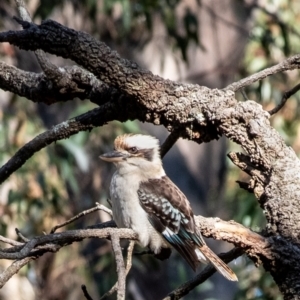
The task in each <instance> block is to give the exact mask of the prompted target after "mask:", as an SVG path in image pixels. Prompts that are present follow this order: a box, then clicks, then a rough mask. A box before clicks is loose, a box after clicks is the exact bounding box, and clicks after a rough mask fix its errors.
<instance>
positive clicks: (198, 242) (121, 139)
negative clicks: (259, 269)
mask: <svg viewBox="0 0 300 300" xmlns="http://www.w3.org/2000/svg"><path fill="white" fill-rule="evenodd" d="M114 146H115V147H114V150H113V151H112V152H109V153H105V154H103V155H101V156H100V158H101V159H103V160H105V161H108V162H113V163H114V164H115V166H116V167H117V171H116V172H115V173H114V175H113V177H112V180H111V184H110V197H111V202H112V211H113V218H114V220H115V222H116V224H117V226H118V227H120V228H131V229H133V230H134V231H135V232H136V233H137V234H138V238H139V242H140V244H141V245H142V246H144V247H147V246H148V247H149V248H150V249H151V250H152V251H153V252H154V253H156V254H158V253H160V252H161V251H162V250H163V249H164V248H170V247H171V246H172V247H173V248H175V249H176V250H177V251H178V252H179V253H180V254H181V255H182V256H183V258H184V259H185V260H186V261H187V262H188V263H189V265H190V266H191V267H192V268H193V270H196V268H197V266H198V264H199V262H204V263H209V262H211V263H212V264H213V265H214V267H215V268H216V269H217V270H218V271H219V272H220V273H221V274H222V275H224V276H225V277H226V278H227V279H229V280H232V281H237V277H236V275H235V274H234V273H233V271H232V270H231V269H230V268H229V267H228V266H227V265H226V264H225V263H224V262H223V261H222V260H221V259H220V258H219V257H218V256H217V255H215V254H214V253H213V252H212V251H211V250H210V249H209V248H208V247H207V245H206V244H205V242H204V240H203V238H202V236H201V233H200V231H199V229H198V228H197V227H196V225H195V220H194V214H193V211H192V209H191V206H190V203H189V201H188V200H187V198H186V197H185V195H184V194H183V193H182V192H181V191H180V190H179V188H178V187H177V186H176V185H175V184H174V183H173V182H172V181H171V180H170V179H169V178H168V177H167V176H166V173H165V171H164V169H163V166H162V161H161V158H160V147H159V143H158V140H157V139H156V138H154V137H152V136H148V135H142V134H125V135H122V136H118V137H117V138H116V139H115V143H114Z"/></svg>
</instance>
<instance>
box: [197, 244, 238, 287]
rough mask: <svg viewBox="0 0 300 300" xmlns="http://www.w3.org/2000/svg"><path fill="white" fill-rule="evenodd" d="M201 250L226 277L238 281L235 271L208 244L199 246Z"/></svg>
mask: <svg viewBox="0 0 300 300" xmlns="http://www.w3.org/2000/svg"><path fill="white" fill-rule="evenodd" d="M199 250H200V252H201V253H202V254H203V255H204V256H205V258H206V259H207V260H208V261H210V262H211V263H212V264H213V266H214V267H215V268H216V270H217V271H218V272H220V273H221V274H222V275H223V276H224V277H225V278H227V279H228V280H231V281H238V279H237V277H236V275H235V274H234V272H233V271H232V270H231V269H230V268H229V267H228V266H227V265H226V264H225V263H224V262H223V260H221V259H220V258H219V257H218V256H217V255H216V254H215V253H214V252H213V251H212V250H210V249H209V248H208V247H207V246H206V245H203V246H201V247H199Z"/></svg>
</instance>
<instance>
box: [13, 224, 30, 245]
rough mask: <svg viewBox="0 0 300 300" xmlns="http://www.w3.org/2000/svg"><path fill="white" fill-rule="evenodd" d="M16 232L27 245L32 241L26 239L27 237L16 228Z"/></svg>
mask: <svg viewBox="0 0 300 300" xmlns="http://www.w3.org/2000/svg"><path fill="white" fill-rule="evenodd" d="M15 231H16V234H17V236H18V237H19V238H20V239H21V240H22V241H23V242H25V243H27V242H29V241H30V240H29V239H28V238H27V237H25V236H24V235H23V234H22V233H21V231H20V230H19V229H18V228H15Z"/></svg>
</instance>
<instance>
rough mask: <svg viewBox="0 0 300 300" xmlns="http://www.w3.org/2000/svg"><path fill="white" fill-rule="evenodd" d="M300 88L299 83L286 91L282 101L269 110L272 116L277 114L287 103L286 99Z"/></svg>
mask: <svg viewBox="0 0 300 300" xmlns="http://www.w3.org/2000/svg"><path fill="white" fill-rule="evenodd" d="M299 90H300V83H298V84H297V85H296V86H294V87H293V88H292V89H291V90H289V91H287V92H285V93H284V94H283V96H282V99H281V101H280V103H279V104H278V105H277V106H276V107H275V108H273V109H271V110H269V111H268V112H269V114H270V115H271V116H272V115H274V114H276V113H277V112H278V111H279V110H280V109H281V108H282V107H283V106H284V105H285V103H286V101H287V100H288V99H289V98H290V97H291V96H292V95H294V94H295V93H297V92H298V91H299Z"/></svg>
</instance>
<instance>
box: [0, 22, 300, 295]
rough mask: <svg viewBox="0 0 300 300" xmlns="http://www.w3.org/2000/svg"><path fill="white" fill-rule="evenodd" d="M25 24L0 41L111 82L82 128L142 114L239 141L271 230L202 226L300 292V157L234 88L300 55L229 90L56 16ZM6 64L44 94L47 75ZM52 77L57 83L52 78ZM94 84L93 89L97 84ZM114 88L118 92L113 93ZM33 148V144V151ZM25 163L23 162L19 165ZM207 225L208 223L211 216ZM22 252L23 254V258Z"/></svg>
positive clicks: (204, 135)
mask: <svg viewBox="0 0 300 300" xmlns="http://www.w3.org/2000/svg"><path fill="white" fill-rule="evenodd" d="M19 22H20V23H21V24H22V26H23V27H24V30H21V31H11V32H4V33H1V34H0V41H1V42H9V43H11V44H14V45H16V46H18V47H20V48H22V49H25V50H34V51H35V50H37V49H42V50H44V51H47V52H49V53H51V54H56V55H59V56H62V57H65V58H70V59H72V60H74V61H75V62H76V63H77V64H79V65H80V66H82V67H83V68H85V69H86V70H88V71H89V72H91V73H92V74H93V76H95V77H96V78H97V79H98V80H96V81H95V82H97V84H98V86H101V84H103V86H104V87H105V91H102V90H101V89H98V94H97V96H98V97H99V99H101V100H100V102H97V103H99V104H100V105H101V106H100V108H99V109H98V110H99V111H101V110H102V111H103V114H100V116H101V118H102V119H101V120H99V119H98V121H96V120H97V119H95V118H92V117H91V116H89V117H88V118H87V119H86V127H84V128H82V130H90V129H91V128H93V127H94V126H102V125H103V124H104V123H105V122H108V121H110V120H113V119H117V120H121V121H125V120H128V119H139V120H141V121H146V122H151V123H153V124H156V125H163V126H165V127H166V128H167V129H168V130H169V131H173V132H174V131H178V132H180V136H181V137H183V138H188V139H190V140H193V141H195V142H198V143H202V142H208V141H210V140H212V139H217V138H218V137H220V136H221V135H224V136H226V137H227V138H229V139H231V140H232V141H234V142H235V143H237V144H239V145H240V146H241V147H242V149H243V150H244V153H243V154H242V153H231V154H230V155H229V157H230V159H231V160H232V161H233V162H234V163H235V164H236V165H237V166H238V167H239V168H241V169H242V170H244V171H245V172H247V173H248V174H249V175H250V177H251V179H250V181H249V183H247V184H244V185H243V186H244V187H246V188H247V189H248V190H249V191H252V192H253V193H254V194H255V196H256V197H257V200H258V202H259V204H260V206H261V208H262V209H263V211H264V213H265V217H266V220H267V226H266V228H265V231H264V234H263V235H258V234H253V233H251V234H250V233H249V231H247V230H245V229H244V228H242V227H239V226H238V225H236V224H234V229H235V230H236V231H234V232H232V231H231V229H230V226H229V225H228V224H226V226H223V227H222V228H221V229H222V230H224V231H222V230H221V229H220V227H218V226H219V225H220V222H216V221H215V222H214V225H211V228H213V230H212V231H211V232H209V233H208V232H205V230H204V229H203V233H204V235H208V236H212V237H215V238H220V239H223V240H227V241H229V242H231V243H233V244H235V245H236V246H237V247H240V248H242V249H243V250H244V251H245V252H246V253H247V254H248V255H249V257H251V258H252V259H253V260H254V261H255V262H256V263H262V264H263V266H264V268H265V270H266V271H269V272H270V273H271V274H272V276H273V278H274V280H275V282H276V283H277V284H278V286H279V288H280V290H281V292H282V293H283V295H284V297H285V299H298V298H300V284H299V274H300V247H299V245H300V240H299V237H300V234H299V233H300V222H299V221H300V209H299V207H300V206H299V198H300V197H299V196H300V175H299V174H300V162H299V159H298V158H297V156H296V154H295V153H294V151H293V150H292V149H291V148H290V147H288V146H287V145H285V143H284V141H283V140H282V138H281V137H280V135H279V134H278V132H276V131H275V130H274V129H273V128H272V127H271V125H270V122H269V118H270V114H269V113H268V112H266V111H264V110H263V109H262V107H261V106H260V105H259V104H257V103H255V102H254V101H246V102H238V101H237V100H236V99H235V97H234V91H236V90H237V89H239V88H240V87H241V86H245V85H247V84H250V83H252V82H254V81H255V80H259V79H261V78H263V77H264V76H268V75H271V74H274V73H275V72H279V71H284V70H291V69H295V68H299V62H300V59H299V57H300V56H299V55H297V56H294V57H293V58H290V59H288V60H286V61H285V62H283V63H282V64H281V65H280V67H278V68H274V69H273V73H272V70H271V71H270V70H269V69H268V70H267V71H266V72H265V74H261V75H260V76H256V77H255V76H254V77H251V78H248V79H247V78H246V79H245V80H243V81H241V82H239V83H235V84H232V85H230V86H229V87H227V89H226V90H217V89H215V90H211V89H209V88H207V87H203V86H198V85H192V84H182V83H178V82H172V81H170V80H164V79H163V78H160V77H158V76H155V75H153V74H152V73H151V72H149V71H148V70H145V69H143V68H140V67H139V66H138V65H137V64H136V63H133V62H130V61H128V60H125V59H122V58H121V57H120V56H119V55H118V54H117V53H116V52H114V51H111V50H110V49H109V48H108V47H107V46H106V45H105V44H104V43H101V42H100V41H96V40H94V39H93V38H92V37H91V36H89V35H88V34H86V33H82V32H76V31H74V30H71V29H68V28H66V27H63V26H61V25H60V24H58V23H56V22H54V21H50V20H49V21H45V22H43V23H42V24H41V25H39V26H37V25H35V24H32V23H28V22H24V21H19ZM1 66H2V68H6V70H8V71H7V72H10V74H12V73H13V72H17V74H18V76H19V77H18V78H20V80H21V81H22V82H25V83H27V87H26V88H25V89H23V90H22V88H18V86H17V85H15V83H14V81H12V82H8V81H7V80H2V81H1V82H0V87H1V88H3V89H6V90H10V91H12V92H16V93H18V94H22V95H24V96H26V97H28V98H29V99H31V100H35V101H36V99H38V98H39V97H37V96H35V94H34V93H33V90H34V89H36V86H38V84H39V83H41V82H43V80H44V76H43V75H31V76H24V74H22V72H21V71H20V70H16V69H13V68H8V67H7V66H5V65H3V64H2V65H1ZM78 72H79V73H80V74H82V72H85V71H83V70H82V69H80V68H79V69H78ZM0 73H1V72H0ZM1 76H3V74H2V75H1ZM26 77H27V78H26ZM2 78H5V77H2ZM47 79H49V78H47ZM51 81H52V82H53V78H52V79H51ZM54 81H55V80H54ZM31 82H32V83H33V84H31ZM34 82H36V85H35V84H34ZM30 84H31V85H30ZM63 85H64V83H63V82H60V89H58V90H57V91H55V90H53V93H61V87H62V86H63ZM91 85H93V84H91ZM91 85H89V86H88V87H87V89H90V90H91ZM31 86H32V88H31ZM68 87H69V89H66V90H63V92H64V96H65V98H64V99H72V97H74V94H72V92H73V91H74V86H72V85H71V86H70V85H68ZM75 88H76V87H75ZM48 89H49V86H48ZM107 89H110V90H109V91H110V92H111V93H110V94H109V96H108V95H107ZM42 90H43V87H42ZM50 90H51V88H50ZM75 90H76V89H75ZM53 95H54V94H53ZM83 95H86V94H84V93H83ZM87 97H88V96H87ZM40 100H42V99H41V98H40ZM48 103H51V101H49V102H48ZM103 103H104V104H103ZM120 109H122V111H120ZM94 117H95V115H94ZM98 117H99V116H98ZM97 122H98V123H97ZM57 129H58V130H56V131H55V130H54V131H53V132H52V134H53V138H52V139H50V140H49V142H46V144H49V143H51V142H53V141H54V140H56V139H60V138H66V137H68V136H69V135H71V134H72V130H71V129H70V128H68V126H67V127H65V128H64V132H65V134H63V135H60V134H61V132H62V131H60V129H61V128H57ZM78 130H80V129H78ZM41 145H42V144H41ZM41 147H42V146H41ZM39 149H40V148H39ZM20 151H22V149H21V150H20ZM30 151H31V150H30V149H29V153H31V152H30ZM23 154H24V153H21V156H23ZM31 155H33V153H32V154H31ZM6 167H7V166H3V167H2V169H1V170H0V176H2V175H3V174H4V173H5V172H6V171H5V168H6ZM19 167H20V165H18V166H17V168H19ZM14 170H15V169H14ZM200 223H202V224H205V220H201V222H200ZM200 225H201V224H200ZM201 226H202V225H201ZM203 226H204V227H205V225H203ZM248 234H250V235H251V237H252V238H254V240H253V241H252V240H249V239H248ZM24 248H25V247H24ZM7 255H8V254H7ZM9 255H10V254H9ZM9 255H8V256H9ZM22 257H24V256H22V255H21V256H18V257H16V258H18V259H20V258H22Z"/></svg>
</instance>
